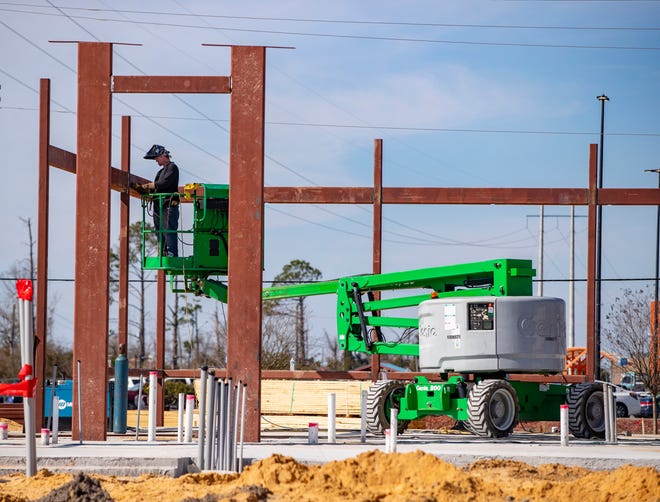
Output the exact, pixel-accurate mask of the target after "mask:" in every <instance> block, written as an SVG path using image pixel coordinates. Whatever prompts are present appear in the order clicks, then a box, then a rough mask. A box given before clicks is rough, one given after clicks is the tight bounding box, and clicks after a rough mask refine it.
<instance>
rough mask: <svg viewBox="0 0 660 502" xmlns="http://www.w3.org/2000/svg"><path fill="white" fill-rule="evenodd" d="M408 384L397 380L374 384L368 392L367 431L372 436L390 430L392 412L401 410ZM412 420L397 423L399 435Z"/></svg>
mask: <svg viewBox="0 0 660 502" xmlns="http://www.w3.org/2000/svg"><path fill="white" fill-rule="evenodd" d="M405 389H406V384H405V383H403V382H399V381H396V380H379V381H377V382H374V383H373V384H372V385H371V387H369V391H368V392H367V430H368V431H369V432H370V433H371V434H377V435H381V436H382V435H383V434H385V431H386V430H387V429H389V428H390V410H391V409H392V407H394V408H396V409H399V400H400V399H401V398H402V397H403V395H404V393H405ZM409 423H410V420H398V421H397V428H396V430H397V434H401V433H403V432H404V431H405V430H406V429H407V428H408V424H409Z"/></svg>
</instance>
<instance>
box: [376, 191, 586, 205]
mask: <svg viewBox="0 0 660 502" xmlns="http://www.w3.org/2000/svg"><path fill="white" fill-rule="evenodd" d="M587 200H588V194H587V190H586V189H584V188H464V187H456V188H451V187H450V188H436V187H433V188H426V187H425V188H412V187H410V188H383V203H384V204H484V205H490V204H509V205H535V206H536V205H548V206H550V205H557V206H561V205H585V204H586V203H587Z"/></svg>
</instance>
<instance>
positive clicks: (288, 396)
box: [261, 380, 371, 417]
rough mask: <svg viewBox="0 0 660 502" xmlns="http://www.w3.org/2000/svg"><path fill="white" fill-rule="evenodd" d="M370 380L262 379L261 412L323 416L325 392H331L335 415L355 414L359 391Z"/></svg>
mask: <svg viewBox="0 0 660 502" xmlns="http://www.w3.org/2000/svg"><path fill="white" fill-rule="evenodd" d="M370 385H371V382H369V381H356V380H332V381H325V380H262V381H261V413H262V414H264V415H326V414H327V413H328V394H331V393H334V394H335V404H336V412H337V416H338V417H342V416H343V417H351V416H353V417H356V416H357V417H359V416H360V400H361V393H362V391H363V390H367V389H368V388H369V386H370Z"/></svg>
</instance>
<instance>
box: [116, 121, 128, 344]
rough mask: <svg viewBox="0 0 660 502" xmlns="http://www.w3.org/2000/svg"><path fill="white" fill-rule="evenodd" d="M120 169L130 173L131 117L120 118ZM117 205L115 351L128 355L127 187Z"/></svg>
mask: <svg viewBox="0 0 660 502" xmlns="http://www.w3.org/2000/svg"><path fill="white" fill-rule="evenodd" d="M121 170H122V171H124V172H125V173H127V174H128V175H129V176H130V173H131V117H128V116H123V117H122V118H121ZM120 204H121V205H120V207H119V320H118V326H117V351H118V353H119V347H120V346H122V345H123V346H124V347H125V348H126V354H127V355H128V227H129V225H130V221H131V220H130V211H131V195H130V194H129V193H128V188H127V189H126V191H125V192H122V193H121V195H120Z"/></svg>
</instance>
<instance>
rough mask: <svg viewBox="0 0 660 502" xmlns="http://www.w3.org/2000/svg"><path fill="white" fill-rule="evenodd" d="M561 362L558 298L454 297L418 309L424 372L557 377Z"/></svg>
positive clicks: (562, 336)
mask: <svg viewBox="0 0 660 502" xmlns="http://www.w3.org/2000/svg"><path fill="white" fill-rule="evenodd" d="M565 358H566V317H565V304H564V300H562V299H561V298H549V297H537V296H503V297H497V296H478V297H460V298H459V297H456V298H436V299H432V300H426V301H424V302H422V303H420V305H419V364H420V369H421V370H422V371H441V372H462V373H473V372H490V371H505V372H512V373H526V372H550V373H557V372H561V371H562V370H563V369H564V364H565Z"/></svg>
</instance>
